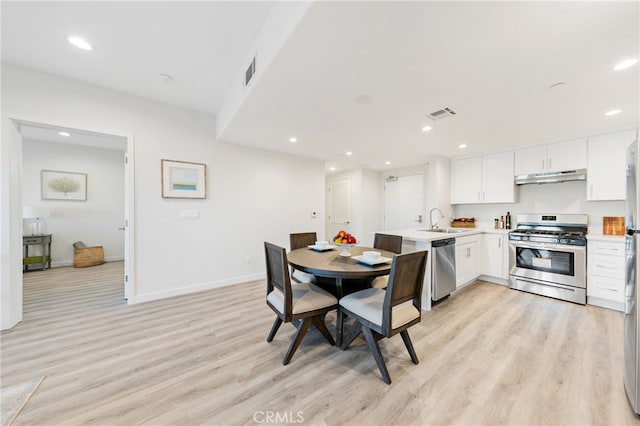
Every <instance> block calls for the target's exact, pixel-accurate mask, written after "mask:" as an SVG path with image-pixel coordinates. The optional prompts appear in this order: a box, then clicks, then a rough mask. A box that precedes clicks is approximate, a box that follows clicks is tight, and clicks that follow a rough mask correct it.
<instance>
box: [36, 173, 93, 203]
mask: <svg viewBox="0 0 640 426" xmlns="http://www.w3.org/2000/svg"><path fill="white" fill-rule="evenodd" d="M40 178H41V187H40V194H41V198H42V199H43V200H68V201H86V200H87V174H86V173H76V172H61V171H57V170H41V171H40Z"/></svg>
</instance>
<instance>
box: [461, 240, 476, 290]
mask: <svg viewBox="0 0 640 426" xmlns="http://www.w3.org/2000/svg"><path fill="white" fill-rule="evenodd" d="M481 237H482V236H481V235H471V236H468V237H459V238H456V288H460V287H463V286H464V285H466V284H469V283H470V282H471V281H473V280H475V279H476V278H478V276H479V275H480V274H479V273H478V241H479V240H480V239H481Z"/></svg>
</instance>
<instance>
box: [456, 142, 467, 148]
mask: <svg viewBox="0 0 640 426" xmlns="http://www.w3.org/2000/svg"><path fill="white" fill-rule="evenodd" d="M466 147H467V144H466V143H461V144H460V145H458V148H460V149H465V148H466Z"/></svg>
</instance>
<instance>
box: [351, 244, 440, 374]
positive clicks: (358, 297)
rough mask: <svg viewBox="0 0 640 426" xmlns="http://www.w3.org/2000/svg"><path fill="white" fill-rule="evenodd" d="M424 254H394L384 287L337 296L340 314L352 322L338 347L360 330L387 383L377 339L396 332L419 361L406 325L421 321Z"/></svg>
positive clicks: (425, 260)
mask: <svg viewBox="0 0 640 426" xmlns="http://www.w3.org/2000/svg"><path fill="white" fill-rule="evenodd" d="M427 254H428V253H427V252H426V251H419V252H415V253H407V254H399V255H397V256H395V257H394V258H393V263H392V264H391V273H390V274H389V285H388V287H387V289H386V290H384V289H381V288H368V289H365V290H361V291H358V292H355V293H352V294H349V295H348V296H345V297H343V298H341V299H340V316H347V317H352V318H353V319H355V321H356V323H355V325H354V326H353V328H352V329H351V330H350V332H349V334H348V336H347V337H346V338H345V340H344V341H343V343H342V349H343V350H344V349H346V348H347V347H349V345H350V344H351V343H352V342H353V341H354V340H355V338H356V337H358V335H359V334H360V333H362V334H363V335H364V338H365V340H366V341H367V346H368V347H369V350H370V351H371V354H372V355H373V358H374V359H375V361H376V364H377V365H378V369H379V370H380V374H381V375H382V379H383V380H384V381H385V382H386V383H387V384H390V383H391V376H390V375H389V371H388V370H387V366H386V364H385V362H384V359H383V358H382V352H380V347H379V346H378V340H380V339H382V338H383V337H392V336H394V335H396V334H400V335H401V336H402V341H403V342H404V344H405V346H406V348H407V351H408V352H409V356H410V357H411V361H413V363H414V364H417V363H418V362H419V361H418V356H417V354H416V351H415V350H414V348H413V344H412V343H411V338H410V337H409V332H408V328H409V327H411V326H413V325H415V324H418V323H419V322H420V320H421V311H420V303H421V297H422V284H423V280H424V273H425V267H426V264H427Z"/></svg>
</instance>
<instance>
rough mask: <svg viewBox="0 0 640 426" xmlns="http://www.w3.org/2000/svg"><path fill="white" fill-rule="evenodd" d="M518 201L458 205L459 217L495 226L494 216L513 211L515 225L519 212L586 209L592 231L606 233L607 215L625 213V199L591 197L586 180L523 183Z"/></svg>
mask: <svg viewBox="0 0 640 426" xmlns="http://www.w3.org/2000/svg"><path fill="white" fill-rule="evenodd" d="M516 190H517V191H519V196H518V200H519V201H518V202H517V203H510V204H464V205H457V206H454V214H455V216H456V217H475V218H476V220H477V222H478V224H477V226H478V227H479V228H493V227H494V219H495V218H499V217H500V216H504V215H506V214H507V211H509V212H511V216H512V218H513V219H512V221H513V224H512V227H513V228H515V227H516V225H517V221H516V217H517V215H518V214H519V213H582V214H587V215H589V233H590V234H601V233H602V218H603V217H604V216H624V214H625V202H624V201H587V190H586V183H585V182H584V181H575V182H562V183H550V184H542V185H522V186H520V187H518V188H517V189H516Z"/></svg>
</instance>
